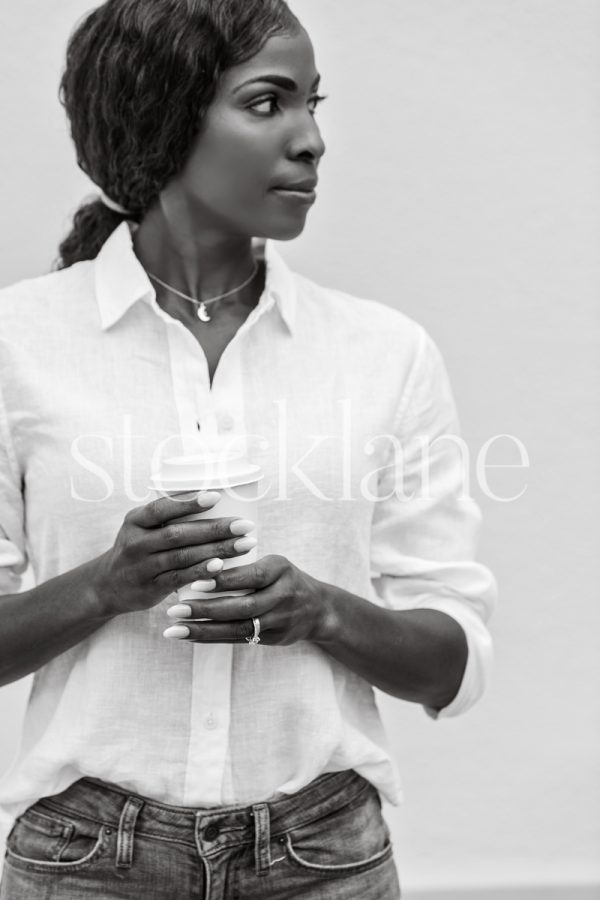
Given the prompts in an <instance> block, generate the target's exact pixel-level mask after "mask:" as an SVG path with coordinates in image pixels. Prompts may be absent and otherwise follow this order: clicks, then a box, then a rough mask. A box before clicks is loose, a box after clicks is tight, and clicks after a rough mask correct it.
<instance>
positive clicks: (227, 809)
mask: <svg viewBox="0 0 600 900" xmlns="http://www.w3.org/2000/svg"><path fill="white" fill-rule="evenodd" d="M6 848H7V849H6V856H5V859H4V870H3V874H2V882H1V883H0V900H42V898H43V900H84V898H87V897H96V898H101V900H116V898H119V900H120V898H133V900H187V898H190V900H192V898H193V900H283V898H285V900H287V898H291V900H295V898H302V900H317V898H319V900H342V898H343V900H397V898H399V897H400V884H399V880H398V874H397V871H396V866H395V863H394V857H393V848H392V842H391V838H390V831H389V829H388V826H387V824H386V822H385V820H384V818H383V816H382V813H381V800H380V797H379V793H378V791H377V790H376V788H375V787H374V786H373V785H372V784H371V783H370V782H369V781H367V780H366V779H365V778H363V777H362V775H359V774H358V773H357V772H355V771H354V770H353V769H348V770H346V771H344V772H333V773H327V774H325V775H321V776H320V777H319V778H316V779H315V780H314V781H312V782H311V783H310V784H308V785H307V786H306V787H305V788H303V789H302V790H300V791H298V792H297V793H296V794H290V795H289V796H286V797H280V798H278V799H276V800H271V801H268V802H264V803H253V804H252V805H250V806H241V805H234V806H219V807H189V806H188V807H185V806H170V805H167V804H165V803H158V802H157V801H155V800H152V799H150V798H148V797H143V796H141V795H139V794H135V793H132V792H131V791H128V790H127V789H125V788H122V787H119V786H118V785H116V784H109V783H107V782H104V781H101V780H99V779H96V778H81V779H79V781H76V782H75V783H74V784H72V785H70V786H69V787H68V788H67V789H66V790H64V791H62V793H60V794H54V795H52V796H49V797H42V798H41V799H40V800H38V801H37V802H36V803H34V804H33V805H32V806H30V807H29V808H28V809H27V810H25V812H24V813H22V815H20V816H19V817H18V818H17V819H16V821H15V823H14V825H13V827H12V829H11V831H10V833H9V835H8V838H7V841H6Z"/></svg>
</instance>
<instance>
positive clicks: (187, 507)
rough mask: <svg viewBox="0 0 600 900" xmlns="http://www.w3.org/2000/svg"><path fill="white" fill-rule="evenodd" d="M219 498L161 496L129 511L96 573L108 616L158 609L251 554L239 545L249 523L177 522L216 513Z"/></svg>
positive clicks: (250, 526) (98, 592) (95, 585)
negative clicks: (227, 560)
mask: <svg viewBox="0 0 600 900" xmlns="http://www.w3.org/2000/svg"><path fill="white" fill-rule="evenodd" d="M219 500H220V494H218V493H217V492H215V491H210V492H201V493H200V494H199V495H197V496H196V497H195V498H193V499H191V500H190V499H187V500H183V499H181V498H179V499H178V498H175V497H160V498H159V499H158V500H151V501H150V503H146V504H145V506H138V507H136V508H134V509H131V510H129V512H128V513H127V514H126V515H125V518H124V520H123V524H122V525H121V528H120V530H119V532H118V534H117V537H116V540H115V543H114V545H113V546H112V547H111V548H110V550H107V551H106V553H103V554H102V555H101V556H99V557H98V559H97V560H96V561H95V562H96V565H95V567H94V569H93V572H94V575H93V579H92V581H93V584H92V587H93V589H94V591H95V593H96V595H97V597H98V599H99V601H100V604H101V606H102V608H103V609H105V610H106V614H107V615H119V614H120V613H126V612H133V611H134V610H138V609H149V608H150V607H152V606H156V604H157V603H160V601H161V600H163V599H164V598H165V597H166V596H167V595H168V594H170V593H173V592H174V591H176V590H177V589H178V588H180V587H183V586H184V585H186V584H190V582H192V581H195V580H196V579H199V578H200V579H206V578H209V579H211V578H214V576H215V571H219V569H221V568H222V567H223V562H222V559H223V558H225V557H238V556H241V555H242V554H244V553H247V552H248V550H249V549H250V547H249V546H248V545H247V543H246V545H245V546H243V548H238V549H236V547H235V544H236V542H237V541H239V540H240V536H241V535H245V534H247V532H248V531H251V530H252V529H253V528H254V527H255V526H254V523H253V522H249V521H248V520H245V519H237V518H235V517H233V518H220V519H196V520H194V521H188V522H171V520H172V519H178V518H179V517H180V516H189V515H193V514H194V513H198V512H200V511H201V510H207V509H210V508H211V507H213V506H214V505H215V504H216V503H218V501H219ZM232 523H236V524H235V525H234V526H233V528H232V527H231V526H232ZM234 529H235V531H234Z"/></svg>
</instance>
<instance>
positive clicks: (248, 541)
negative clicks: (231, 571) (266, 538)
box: [233, 537, 258, 550]
mask: <svg viewBox="0 0 600 900" xmlns="http://www.w3.org/2000/svg"><path fill="white" fill-rule="evenodd" d="M257 544H258V541H257V540H256V538H255V537H243V538H240V539H239V541H235V543H234V545H233V549H234V550H252V548H253V547H256V545H257Z"/></svg>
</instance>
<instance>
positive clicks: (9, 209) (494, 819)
mask: <svg viewBox="0 0 600 900" xmlns="http://www.w3.org/2000/svg"><path fill="white" fill-rule="evenodd" d="M90 6H91V5H90V4H88V3H86V2H82V0H60V2H58V0H44V2H42V0H21V2H20V3H19V4H18V5H17V4H10V5H5V6H4V9H3V11H2V13H0V26H1V27H0V60H1V62H0V70H1V73H2V77H1V78H0V108H1V109H2V111H3V114H2V135H3V140H2V141H1V142H0V166H1V171H2V211H1V215H0V241H1V246H2V253H1V255H0V284H1V285H6V284H10V283H12V282H14V281H16V280H18V279H20V278H24V277H28V276H33V275H36V274H39V273H42V272H45V271H47V270H48V269H49V267H50V264H51V261H52V259H53V258H54V256H55V253H56V248H57V245H58V242H59V240H60V238H61V237H62V235H63V233H64V232H65V230H66V228H67V226H68V222H69V217H70V215H71V214H72V212H73V211H74V209H75V208H76V206H77V204H78V202H79V200H80V199H81V198H82V197H83V196H84V195H85V194H87V193H88V192H89V191H90V189H91V188H90V184H89V182H88V181H87V179H86V178H85V176H83V175H82V173H80V172H79V170H78V169H77V168H76V164H75V158H74V153H73V150H72V147H71V144H70V140H69V137H68V131H67V126H66V122H65V119H64V114H63V111H62V109H61V107H60V105H59V103H58V100H57V86H58V79H59V75H60V71H61V68H62V65H63V55H64V48H65V42H66V38H67V35H68V33H69V31H70V29H71V28H72V26H73V25H74V23H75V21H76V20H77V19H78V17H79V16H80V15H81V14H83V13H84V12H85V11H86V10H87V9H89V8H90ZM292 8H293V9H294V10H295V11H296V12H297V14H298V15H299V16H300V17H301V19H302V20H303V21H304V23H305V24H306V26H307V27H308V29H309V31H310V33H311V36H312V38H313V42H314V44H315V48H316V54H317V65H318V68H319V70H320V71H321V72H322V75H323V84H322V92H324V93H328V94H329V99H328V100H327V101H326V102H325V104H323V105H322V107H321V109H320V111H319V113H318V114H317V115H318V116H319V120H320V122H321V126H322V130H323V134H324V137H325V140H326V143H327V146H328V150H327V153H326V155H325V157H324V159H323V161H322V166H321V182H320V187H319V199H318V202H317V204H316V206H315V207H314V208H313V209H312V210H311V212H310V214H309V219H308V224H307V228H306V230H305V233H304V234H303V235H302V236H301V237H300V238H298V239H297V240H296V241H294V242H291V243H287V244H281V245H280V249H281V251H282V252H283V253H284V255H285V256H286V258H287V259H288V260H289V261H290V262H291V263H292V264H293V265H294V266H295V267H296V268H297V269H298V270H299V271H301V272H303V273H305V274H306V275H308V276H310V277H312V278H314V279H316V280H318V281H321V282H322V283H323V284H326V285H330V286H333V287H339V288H342V289H344V290H348V291H350V292H352V293H354V294H357V295H360V296H364V297H372V298H373V299H377V300H380V301H383V302H384V303H388V304H390V305H391V306H394V307H396V308H398V309H401V310H403V311H404V312H406V313H407V314H408V315H411V316H413V317H414V318H415V319H417V320H418V321H420V322H421V323H422V324H423V325H424V326H425V327H426V328H427V329H428V330H429V331H430V333H431V334H432V336H433V337H434V339H436V341H437V342H438V344H439V346H440V348H441V350H442V352H443V354H444V357H445V360H446V363H447V366H448V369H449V372H450V377H451V380H452V384H453V388H454V392H455V396H456V400H457V404H458V408H459V413H460V417H461V422H462V428H463V434H464V436H465V438H466V440H467V441H468V443H469V446H470V447H471V450H472V454H473V456H474V457H476V455H477V453H478V452H479V451H480V449H481V447H482V446H483V445H484V443H485V442H486V441H488V440H489V439H491V438H493V437H494V436H495V435H501V434H508V435H513V436H515V437H517V438H518V439H519V440H520V441H521V442H522V444H523V446H524V447H525V448H526V451H527V457H528V467H527V468H524V467H521V466H520V464H521V463H522V461H523V459H522V457H521V455H520V453H519V451H518V449H517V447H516V446H515V445H514V444H513V443H512V442H511V441H510V440H509V439H507V438H505V439H504V440H498V441H497V442H496V443H495V444H494V446H493V449H492V450H491V451H490V455H489V458H488V461H489V462H490V463H496V464H498V465H507V464H508V465H511V464H512V465H513V466H514V468H498V469H491V468H489V469H488V472H487V473H488V477H489V483H490V488H491V489H492V490H493V491H494V492H495V493H496V494H497V495H501V496H505V497H507V496H511V495H518V494H519V493H520V492H523V493H522V496H520V498H519V499H516V500H514V501H513V502H500V501H498V500H494V499H490V498H489V497H486V496H485V495H484V494H483V493H482V491H481V489H480V487H479V486H478V485H477V482H476V479H475V468H474V465H473V468H472V472H473V483H472V491H473V494H474V496H475V497H476V499H477V500H478V501H479V502H480V504H481V506H482V509H483V513H484V531H483V537H482V542H481V549H480V554H479V556H480V558H481V560H482V561H483V562H485V563H486V564H488V565H489V566H490V567H491V568H492V569H493V571H494V572H495V574H496V576H497V577H498V580H499V583H500V592H501V595H500V603H499V607H498V610H497V613H496V616H495V617H494V619H493V621H492V634H493V636H494V640H495V645H496V669H495V676H494V683H493V685H492V687H491V689H490V690H489V692H488V693H487V695H486V696H485V698H484V699H483V700H482V701H481V702H480V704H479V705H478V706H477V707H476V708H475V709H473V710H472V711H471V712H469V713H467V714H466V715H465V716H463V717H460V718H458V719H454V720H448V721H440V722H433V721H431V720H429V719H428V718H427V717H426V716H425V714H424V712H423V711H422V710H421V708H420V707H418V706H416V705H414V704H408V703H404V702H401V701H398V700H394V699H393V698H391V697H389V696H387V695H385V694H382V693H380V692H378V699H379V701H380V705H381V709H382V713H383V715H384V719H385V724H386V727H387V730H388V734H389V736H390V742H391V745H392V747H393V751H394V753H395V756H396V759H397V761H398V764H399V766H400V770H401V773H402V777H403V781H404V788H405V793H406V803H405V805H404V806H403V807H400V808H399V809H395V808H392V807H390V806H387V805H386V806H384V814H385V816H386V818H387V820H388V822H389V823H390V826H391V828H392V832H393V838H394V842H395V854H396V860H397V865H398V868H399V872H400V877H401V882H402V887H403V892H405V893H406V895H407V897H410V896H411V895H413V896H418V895H419V889H426V888H430V889H434V888H436V887H439V888H451V887H457V888H460V887H464V886H468V885H479V886H481V887H482V888H493V887H497V886H501V885H511V886H514V887H519V886H527V885H532V886H540V887H543V886H550V885H558V884H563V885H565V891H564V894H563V896H565V897H567V896H572V894H570V893H569V891H570V890H574V888H575V886H576V885H583V884H588V885H591V884H596V885H598V886H599V888H598V889H599V890H600V857H599V856H598V846H600V816H599V815H598V809H599V807H600V777H599V776H600V772H599V768H600V764H599V760H600V746H599V745H600V728H599V725H600V705H599V703H598V699H597V684H598V675H599V669H600V664H599V662H598V654H597V650H596V644H597V634H598V633H599V625H600V606H599V604H598V602H597V600H598V595H597V583H598V576H599V575H600V573H599V571H598V563H597V558H598V554H597V546H598V537H599V534H598V531H599V529H598V517H597V514H596V503H595V502H594V501H595V498H596V497H597V496H598V488H599V481H600V479H599V478H598V465H597V458H598V448H599V440H598V438H599V433H598V432H599V421H598V420H599V415H598V409H599V401H600V396H599V394H600V378H599V375H600V355H599V353H598V343H599V331H600V313H599V309H598V302H597V298H598V286H599V284H600V271H599V268H600V267H599V263H598V246H599V243H600V241H599V239H600V212H599V203H598V201H599V199H600V190H599V187H600V185H599V181H600V129H599V125H598V114H597V113H598V100H599V93H600V52H599V51H600V46H599V45H600V5H599V4H598V3H597V2H594V0H402V2H399V0H369V2H368V3H367V2H366V0H362V2H353V3H351V4H348V3H345V4H341V3H330V4H324V3H322V2H320V0H296V2H295V3H293V4H292ZM594 551H596V552H595V553H594ZM26 586H29V583H28V582H26ZM30 683H31V679H30V678H26V679H23V680H22V681H20V682H18V683H16V684H13V685H9V686H7V687H5V688H3V689H1V690H0V722H1V723H2V726H1V734H0V770H2V771H3V770H5V769H6V768H7V767H8V765H9V763H10V762H11V760H12V758H13V755H14V754H15V752H16V749H17V745H18V732H19V726H20V721H21V717H22V712H23V708H24V703H25V701H26V696H27V691H28V690H29V687H30ZM590 896H591V895H590ZM594 896H597V895H596V894H594Z"/></svg>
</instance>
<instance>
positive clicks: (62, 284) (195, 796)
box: [0, 222, 497, 827]
mask: <svg viewBox="0 0 600 900" xmlns="http://www.w3.org/2000/svg"><path fill="white" fill-rule="evenodd" d="M132 227H133V226H132V225H130V224H129V223H127V222H123V223H122V224H121V225H120V226H119V227H118V228H117V229H116V230H115V231H114V232H113V233H112V235H111V236H110V237H109V239H108V240H107V241H106V243H105V244H104V246H103V247H102V249H101V251H100V253H99V254H98V256H97V258H96V259H95V260H87V261H83V262H79V263H77V264H75V265H73V266H71V267H69V268H67V269H65V270H62V271H58V272H52V273H50V274H47V275H43V276H41V277H37V278H32V279H27V280H23V281H20V282H18V283H17V284H14V285H12V286H9V287H7V288H5V289H3V290H2V291H0V498H1V506H0V594H5V593H14V592H17V591H18V590H19V588H20V586H21V576H22V574H23V572H24V570H25V568H26V566H27V564H28V563H30V564H31V566H32V569H33V574H34V576H35V579H36V583H38V584H39V583H43V582H45V581H47V580H48V579H51V578H53V577H54V576H56V575H59V574H61V573H64V572H67V571H69V570H71V569H73V568H74V567H76V566H78V565H80V564H81V563H83V562H85V561H87V560H89V559H91V558H95V557H97V556H98V555H100V554H101V553H103V552H104V551H105V550H107V549H108V548H109V547H110V546H111V545H112V544H113V542H114V540H115V537H116V534H117V532H118V530H119V528H120V526H121V524H122V521H123V518H124V516H125V513H126V512H127V511H128V510H129V509H131V508H132V507H134V506H140V505H142V504H143V503H146V502H147V501H148V500H150V499H151V497H152V494H151V492H150V491H149V489H148V485H149V476H150V474H151V470H152V466H153V462H155V461H156V456H157V453H160V452H162V453H163V455H166V456H171V455H177V454H178V453H181V452H183V451H185V449H186V447H187V446H188V445H189V441H190V440H191V438H192V437H193V435H194V434H196V435H197V430H198V425H199V423H200V425H202V422H203V420H205V419H206V418H207V417H208V416H214V417H215V418H216V421H217V422H218V423H219V427H220V429H221V430H223V431H224V432H226V431H229V432H230V433H235V432H239V433H240V434H242V433H244V434H246V435H249V436H250V437H249V440H248V452H249V456H250V460H251V462H253V463H257V464H259V465H260V466H261V467H262V469H263V472H264V476H265V479H264V481H263V482H262V483H261V485H260V493H261V496H262V499H261V500H260V503H259V517H258V518H259V521H258V531H257V537H258V547H257V552H258V557H259V558H260V557H261V556H263V555H266V554H271V553H275V554H282V555H284V556H286V557H287V558H289V559H290V560H291V561H292V562H293V563H294V564H295V565H296V566H298V567H299V568H300V569H303V570H305V571H306V572H308V573H309V574H310V575H312V576H313V577H315V578H317V579H319V580H322V581H324V582H328V583H330V584H333V585H337V586H339V587H341V588H343V589H345V590H347V591H351V592H353V593H355V594H358V595H359V596H361V597H363V598H366V599H368V600H370V601H371V602H373V603H375V604H378V605H380V606H382V607H386V608H389V609H395V610H402V609H409V608H413V607H428V608H433V609H438V610H442V611H443V612H445V613H447V614H448V615H450V616H452V617H453V618H454V619H456V620H457V621H458V622H459V623H460V624H461V626H462V627H463V628H464V630H465V634H466V638H467V642H468V651H469V652H468V663H467V667H466V671H465V673H464V677H463V680H462V683H461V686H460V689H459V691H458V694H457V695H456V697H455V698H454V700H453V701H452V702H451V703H450V705H449V706H447V707H446V708H445V709H444V710H442V712H441V713H440V714H439V716H440V717H444V716H455V715H458V714H459V713H464V712H465V711H466V710H467V709H469V708H470V707H471V706H472V705H473V704H474V703H475V702H476V701H477V700H478V698H479V697H480V696H481V694H482V693H483V691H484V689H485V686H486V683H487V681H488V678H489V675H490V670H491V666H492V653H493V650H492V642H491V639H490V634H489V632H488V630H487V627H486V623H487V621H488V619H489V617H490V615H491V613H492V611H493V608H494V605H495V602H496V597H497V584H496V581H495V579H494V576H493V575H492V573H491V572H490V571H489V570H488V569H487V568H486V567H485V566H483V565H482V564H480V563H478V562H476V561H475V558H474V557H475V551H476V543H477V538H478V533H479V528H480V524H481V516H480V511H479V508H478V506H477V505H476V504H475V502H474V501H473V500H472V498H470V497H469V496H468V495H467V494H466V488H465V486H464V477H463V476H464V464H463V462H464V455H463V454H461V451H460V447H459V442H458V441H457V440H456V436H457V435H458V434H459V430H458V429H459V425H458V420H457V414H456V409H455V405H454V401H453V397H452V393H451V388H450V385H449V382H448V376H447V372H446V369H445V367H444V363H443V359H442V357H441V355H440V352H439V350H438V348H437V346H436V344H435V343H434V342H433V341H432V339H431V338H430V336H429V335H428V334H427V332H426V331H425V330H424V329H423V327H422V326H421V325H419V324H418V323H417V322H415V321H414V320H413V319H411V318H409V317H408V316H406V315H404V314H403V313H401V312H398V311H396V310H394V309H392V308H390V307H388V306H386V305H384V304H382V303H378V302H375V301H370V300H365V299H359V298H357V297H354V296H351V295H348V294H346V293H343V292H341V291H336V290H332V289H326V288H324V287H321V286H319V285H317V284H315V283H313V282H312V281H311V280H309V279H307V278H305V277H302V276H300V275H298V274H296V273H294V272H293V271H291V270H290V268H289V267H288V266H287V265H286V263H285V262H284V260H283V259H282V258H281V257H280V256H279V254H278V253H277V252H276V250H275V247H274V246H273V244H272V242H271V241H266V242H264V241H255V242H254V248H255V253H256V254H257V256H260V255H264V258H265V260H266V265H267V278H266V286H265V290H264V291H263V293H262V295H261V297H260V301H259V303H258V305H257V306H256V307H255V308H254V309H253V310H252V311H251V313H250V315H249V316H248V318H247V319H246V321H245V322H244V323H243V324H242V326H241V327H240V328H239V330H238V331H237V332H236V334H235V336H234V337H233V339H232V340H231V342H230V343H229V344H228V345H227V347H226V349H225V351H224V353H223V355H222V357H221V359H220V361H219V364H218V367H217V370H216V372H215V375H214V380H213V383H212V386H211V384H210V380H209V373H208V366H207V361H206V357H205V355H204V352H203V350H202V348H201V347H200V345H199V343H198V342H197V341H196V339H195V338H194V337H193V335H192V334H191V333H190V331H189V330H188V329H187V328H186V327H185V326H184V325H183V324H182V323H181V322H179V321H178V320H176V319H175V318H173V317H172V316H170V315H168V314H167V313H166V312H165V311H164V310H162V309H161V308H160V307H159V306H158V304H157V302H156V295H155V291H154V288H153V286H152V284H151V282H150V281H149V279H148V277H147V275H146V273H145V271H144V269H143V268H142V266H141V264H140V262H139V260H138V259H137V257H136V255H135V253H134V251H133V248H132V242H131V231H132ZM206 327H208V328H209V327H210V325H207V326H206ZM186 436H187V437H186ZM424 439H425V442H426V443H427V442H428V443H429V444H431V442H433V441H434V440H436V439H437V440H436V443H435V444H433V446H432V448H431V449H430V452H429V460H428V462H427V464H425V463H424V461H423V451H422V448H423V440H424ZM399 442H400V444H399ZM398 446H401V448H402V453H399V451H398ZM425 471H427V476H428V484H427V485H426V488H427V489H426V490H424V489H423V485H422V483H421V482H422V481H423V475H424V473H425ZM218 514H219V512H218V504H217V506H216V507H215V508H214V515H216V516H218ZM240 561H241V562H242V560H240ZM173 599H174V597H173V595H169V596H168V597H165V599H164V600H162V601H161V602H160V603H159V604H158V605H156V606H155V607H153V608H152V609H149V610H143V611H137V612H133V613H127V614H124V615H120V616H117V617H116V618H114V619H113V620H111V621H110V622H108V623H107V624H105V625H103V626H102V627H101V628H100V629H98V630H97V631H96V632H95V633H93V634H92V635H91V636H90V637H88V638H86V639H85V640H83V641H81V642H80V643H79V644H77V645H76V646H74V647H72V648H71V649H69V650H67V651H66V652H64V653H62V654H60V655H59V656H57V657H55V658H54V659H53V660H51V661H50V662H49V663H47V664H46V665H44V666H42V667H41V668H40V669H39V670H38V671H37V672H36V673H35V676H34V682H33V688H32V691H31V694H30V697H29V700H28V706H27V710H26V716H25V722H24V728H23V735H22V741H21V746H20V750H19V754H18V758H17V759H16V760H15V762H14V764H13V766H12V768H11V769H10V771H9V772H8V773H6V774H5V776H4V778H3V779H2V781H1V782H0V811H3V813H4V822H5V825H6V826H7V827H8V825H9V824H10V820H11V819H12V818H13V817H15V816H17V815H19V814H20V813H21V812H22V811H24V810H25V809H26V808H27V807H28V806H29V805H30V804H32V803H33V802H35V801H36V800H37V799H39V797H41V796H45V795H49V794H54V793H56V792H58V791H61V790H63V789H64V788H66V787H67V786H68V785H69V784H71V783H72V782H73V781H75V780H76V779H78V778H80V777H81V776H84V775H87V776H94V777H97V778H102V779H104V780H105V781H110V782H116V783H117V784H120V785H122V786H125V787H127V788H130V789H131V790H133V791H137V792H138V793H140V794H143V795H146V796H149V797H153V798H155V799H158V800H159V801H162V802H164V803H170V804H175V805H182V806H188V805H189V806H200V805H202V806H212V805H220V804H232V803H244V804H249V803H253V802H258V801H262V800H268V799H273V798H275V797H278V796H280V795H281V794H288V793H292V792H295V791H298V790H300V789H301V788H302V787H304V786H305V785H307V784H308V783H309V782H310V781H312V780H313V779H314V778H316V777H318V776H319V775H321V774H323V773H324V772H332V771H337V770H342V769H349V768H353V769H355V770H356V771H357V772H359V773H360V774H362V775H363V776H364V777H365V778H367V779H368V780H369V781H371V782H372V783H373V784H374V785H375V786H376V787H377V789H378V790H379V791H380V793H381V795H382V797H383V799H385V800H387V801H389V802H390V803H392V804H394V805H398V804H399V803H401V802H402V799H403V797H402V788H401V782H400V777H399V773H398V770H397V768H396V764H395V760H394V757H393V753H392V752H390V748H389V746H388V742H387V739H386V735H385V733H384V730H383V727H382V723H381V719H380V715H379V711H378V709H377V705H376V702H375V695H374V692H373V688H372V686H371V685H370V684H369V683H368V682H367V681H365V680H364V679H363V678H361V677H360V676H359V675H357V674H355V673H354V672H353V671H351V670H350V669H349V668H347V667H346V666H345V665H343V664H341V663H340V662H338V661H337V660H336V659H335V658H333V657H332V656H330V655H329V654H328V653H327V652H325V651H324V650H323V649H321V648H320V647H319V646H317V645H315V644H313V643H311V642H309V641H299V642H297V643H295V644H292V645H288V646H265V645H260V644H259V645H258V647H254V646H252V647H251V646H250V645H249V644H248V643H246V642H244V643H238V644H218V643H215V644H201V643H198V644H194V643H189V642H178V641H173V640H169V639H167V638H164V637H163V635H162V632H163V630H164V629H165V628H166V627H167V626H168V625H169V624H170V621H169V619H168V618H167V617H166V610H167V608H168V607H169V605H171V603H172V602H173ZM425 711H426V712H427V713H428V714H429V715H431V716H432V717H433V718H436V717H437V714H436V713H435V712H434V711H432V710H430V709H428V708H427V707H425Z"/></svg>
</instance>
